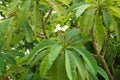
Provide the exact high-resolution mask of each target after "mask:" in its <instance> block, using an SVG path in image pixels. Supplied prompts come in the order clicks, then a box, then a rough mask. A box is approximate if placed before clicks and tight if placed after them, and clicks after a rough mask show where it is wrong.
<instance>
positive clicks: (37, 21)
mask: <svg viewBox="0 0 120 80" xmlns="http://www.w3.org/2000/svg"><path fill="white" fill-rule="evenodd" d="M41 3H42V2H41ZM33 6H34V7H33V11H32V14H31V15H32V16H31V20H32V22H33V26H32V29H33V32H34V35H35V37H37V32H39V30H40V28H41V14H40V12H39V6H38V5H37V3H36V1H34V2H33Z"/></svg>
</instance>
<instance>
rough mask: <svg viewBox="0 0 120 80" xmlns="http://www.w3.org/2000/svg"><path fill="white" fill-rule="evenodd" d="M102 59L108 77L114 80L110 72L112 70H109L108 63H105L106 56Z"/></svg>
mask: <svg viewBox="0 0 120 80" xmlns="http://www.w3.org/2000/svg"><path fill="white" fill-rule="evenodd" d="M100 58H101V62H102V64H103V67H104V69H105V71H106V73H107V74H108V76H109V79H110V80H114V78H113V76H112V74H111V72H110V70H109V68H108V65H107V63H106V61H105V59H104V56H100Z"/></svg>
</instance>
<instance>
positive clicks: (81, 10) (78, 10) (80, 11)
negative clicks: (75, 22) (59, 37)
mask: <svg viewBox="0 0 120 80" xmlns="http://www.w3.org/2000/svg"><path fill="white" fill-rule="evenodd" d="M89 6H90V4H82V5H80V6H78V7H77V8H75V10H76V13H75V16H76V19H78V18H79V17H80V16H81V15H82V14H83V13H84V11H85V10H86V9H87V8H88V7H89Z"/></svg>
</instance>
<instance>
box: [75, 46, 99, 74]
mask: <svg viewBox="0 0 120 80" xmlns="http://www.w3.org/2000/svg"><path fill="white" fill-rule="evenodd" d="M73 49H74V50H75V51H77V52H78V53H79V55H81V56H82V57H83V59H84V60H85V62H86V63H87V64H88V65H89V67H90V68H91V71H92V73H93V74H94V75H96V73H97V71H98V65H97V62H96V60H95V58H94V57H93V56H92V55H91V54H90V53H89V52H88V51H87V50H85V49H82V48H80V47H77V46H73Z"/></svg>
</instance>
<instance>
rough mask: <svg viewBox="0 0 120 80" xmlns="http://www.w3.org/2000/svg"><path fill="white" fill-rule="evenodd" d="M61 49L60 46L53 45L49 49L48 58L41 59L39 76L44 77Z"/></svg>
mask: <svg viewBox="0 0 120 80" xmlns="http://www.w3.org/2000/svg"><path fill="white" fill-rule="evenodd" d="M61 47H62V46H61V45H59V44H55V45H54V46H53V47H52V48H51V50H50V53H49V54H48V56H47V57H45V58H44V59H43V61H42V63H41V66H40V75H41V77H45V75H46V74H47V72H48V70H49V69H50V68H51V66H52V64H53V62H54V61H55V59H56V58H57V56H58V55H59V52H60V49H61Z"/></svg>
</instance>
